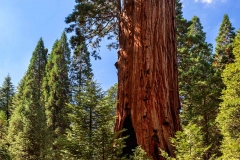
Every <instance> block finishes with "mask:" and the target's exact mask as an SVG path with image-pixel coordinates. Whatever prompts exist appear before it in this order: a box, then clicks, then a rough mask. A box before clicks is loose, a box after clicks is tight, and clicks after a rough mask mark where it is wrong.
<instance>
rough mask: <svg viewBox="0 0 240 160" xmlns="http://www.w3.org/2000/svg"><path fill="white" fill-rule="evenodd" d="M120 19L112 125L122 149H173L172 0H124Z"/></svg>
mask: <svg viewBox="0 0 240 160" xmlns="http://www.w3.org/2000/svg"><path fill="white" fill-rule="evenodd" d="M123 6H124V9H123V13H122V15H121V19H120V30H119V41H120V51H119V52H118V62H117V67H118V104H117V119H116V123H115V131H119V130H121V129H123V128H126V129H128V130H127V131H126V133H125V134H129V135H130V138H128V140H127V141H126V143H127V147H126V148H125V149H124V152H125V153H126V154H129V153H130V152H131V149H132V148H134V147H135V146H136V145H141V146H142V148H143V149H144V150H145V151H146V152H147V153H148V154H149V155H151V156H152V157H153V158H154V159H157V160H158V159H163V158H162V157H160V156H159V151H158V148H161V149H163V150H165V151H166V152H168V153H169V154H170V155H172V156H173V155H174V153H173V147H172V146H171V143H170V137H173V136H174V134H175V132H176V131H178V130H180V122H179V113H178V112H179V108H180V102H179V95H178V80H177V79H178V78H177V77H178V75H177V55H176V24H175V0H125V1H124V4H123Z"/></svg>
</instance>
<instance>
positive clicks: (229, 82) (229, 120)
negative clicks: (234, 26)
mask: <svg viewBox="0 0 240 160" xmlns="http://www.w3.org/2000/svg"><path fill="white" fill-rule="evenodd" d="M233 54H234V57H235V61H234V62H233V63H229V64H227V65H226V68H225V69H224V70H223V74H222V76H223V82H224V85H226V89H224V90H223V92H222V94H223V95H222V96H221V99H222V102H221V104H220V106H221V107H220V112H219V114H218V117H217V121H218V123H219V128H220V129H221V133H222V134H223V141H222V146H221V151H222V153H223V155H222V157H221V159H223V160H224V159H232V160H237V159H240V145H239V143H240V107H239V106H240V96H239V95H240V94H239V93H240V88H239V86H240V83H239V82H240V73H239V70H240V30H238V32H237V36H236V38H235V40H234V43H233Z"/></svg>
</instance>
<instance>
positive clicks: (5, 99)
mask: <svg viewBox="0 0 240 160" xmlns="http://www.w3.org/2000/svg"><path fill="white" fill-rule="evenodd" d="M13 95H14V86H13V84H12V82H11V77H10V75H8V76H7V77H6V78H5V80H4V82H3V85H2V87H1V88H0V110H3V111H4V112H5V114H6V118H7V121H8V120H9V119H10V116H11V109H12V108H11V107H12V98H13Z"/></svg>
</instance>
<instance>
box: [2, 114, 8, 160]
mask: <svg viewBox="0 0 240 160" xmlns="http://www.w3.org/2000/svg"><path fill="white" fill-rule="evenodd" d="M0 159H4V160H10V155H9V153H8V141H7V118H6V114H5V113H4V112H3V111H1V110H0Z"/></svg>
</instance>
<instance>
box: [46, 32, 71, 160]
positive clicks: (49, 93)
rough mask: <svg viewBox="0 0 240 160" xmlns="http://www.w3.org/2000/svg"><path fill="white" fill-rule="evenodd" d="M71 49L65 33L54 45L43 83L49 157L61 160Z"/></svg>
mask: <svg viewBox="0 0 240 160" xmlns="http://www.w3.org/2000/svg"><path fill="white" fill-rule="evenodd" d="M69 64H70V48H69V47H68V42H67V36H66V34H65V32H64V33H63V34H62V36H61V39H60V40H57V41H56V42H55V44H54V45H53V49H52V52H51V54H50V56H49V59H48V62H47V65H46V74H45V77H44V82H43V93H44V95H43V96H44V97H43V98H44V102H45V103H44V104H45V112H46V120H47V131H48V134H49V135H48V136H49V137H48V144H50V146H49V147H50V148H49V152H50V153H49V155H48V156H50V157H51V159H61V156H60V154H59V150H60V148H59V145H58V144H57V140H58V138H60V137H61V135H63V134H64V133H65V129H66V128H67V127H68V125H69V123H68V122H67V119H66V114H67V111H66V105H67V103H69V102H70V95H71V94H70V80H69V75H68V74H69Z"/></svg>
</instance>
